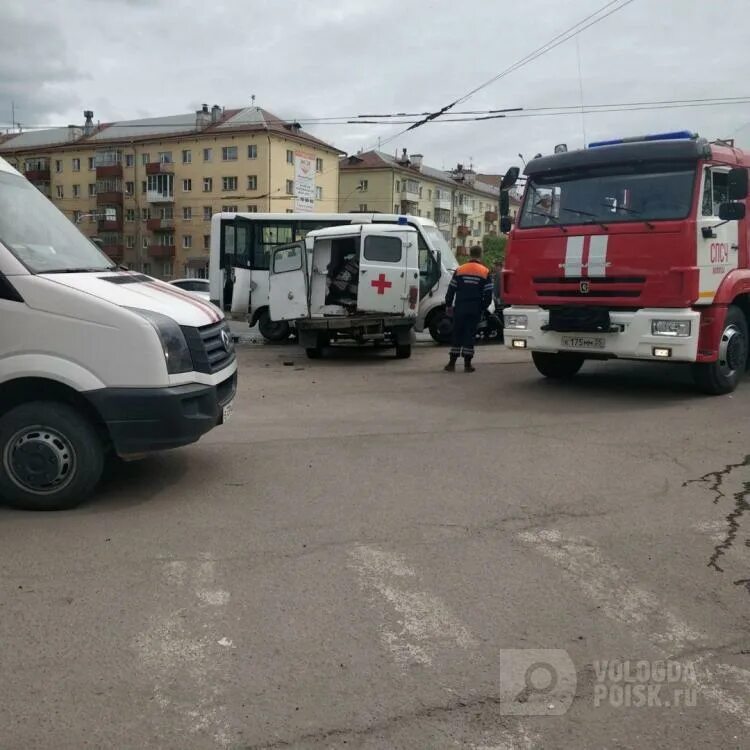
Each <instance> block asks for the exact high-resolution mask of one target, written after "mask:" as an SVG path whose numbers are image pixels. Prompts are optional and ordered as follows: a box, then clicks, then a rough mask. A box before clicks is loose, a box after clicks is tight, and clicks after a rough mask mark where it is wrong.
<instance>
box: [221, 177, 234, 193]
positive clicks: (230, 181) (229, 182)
mask: <svg viewBox="0 0 750 750" xmlns="http://www.w3.org/2000/svg"><path fill="white" fill-rule="evenodd" d="M221 187H222V190H224V192H225V193H230V192H232V191H234V190H237V178H236V177H222V178H221Z"/></svg>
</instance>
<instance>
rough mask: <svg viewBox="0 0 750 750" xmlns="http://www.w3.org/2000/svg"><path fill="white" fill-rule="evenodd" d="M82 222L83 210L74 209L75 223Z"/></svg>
mask: <svg viewBox="0 0 750 750" xmlns="http://www.w3.org/2000/svg"><path fill="white" fill-rule="evenodd" d="M80 222H81V212H80V211H73V223H74V224H80Z"/></svg>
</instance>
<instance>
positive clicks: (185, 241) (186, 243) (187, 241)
mask: <svg viewBox="0 0 750 750" xmlns="http://www.w3.org/2000/svg"><path fill="white" fill-rule="evenodd" d="M192 246H193V235H192V234H186V235H184V236H183V238H182V247H183V248H184V249H185V250H189V249H190V248H191V247H192Z"/></svg>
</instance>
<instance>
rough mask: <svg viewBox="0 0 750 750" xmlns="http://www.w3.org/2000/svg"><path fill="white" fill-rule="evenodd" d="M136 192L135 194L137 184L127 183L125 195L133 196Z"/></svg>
mask: <svg viewBox="0 0 750 750" xmlns="http://www.w3.org/2000/svg"><path fill="white" fill-rule="evenodd" d="M134 192H135V183H134V182H126V183H125V195H133V193H134Z"/></svg>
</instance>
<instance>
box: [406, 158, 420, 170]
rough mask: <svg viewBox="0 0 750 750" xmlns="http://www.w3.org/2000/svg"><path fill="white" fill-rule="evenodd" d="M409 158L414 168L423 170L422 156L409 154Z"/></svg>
mask: <svg viewBox="0 0 750 750" xmlns="http://www.w3.org/2000/svg"><path fill="white" fill-rule="evenodd" d="M409 158H410V159H411V165H412V167H416V168H417V169H419V170H421V169H422V154H409Z"/></svg>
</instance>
